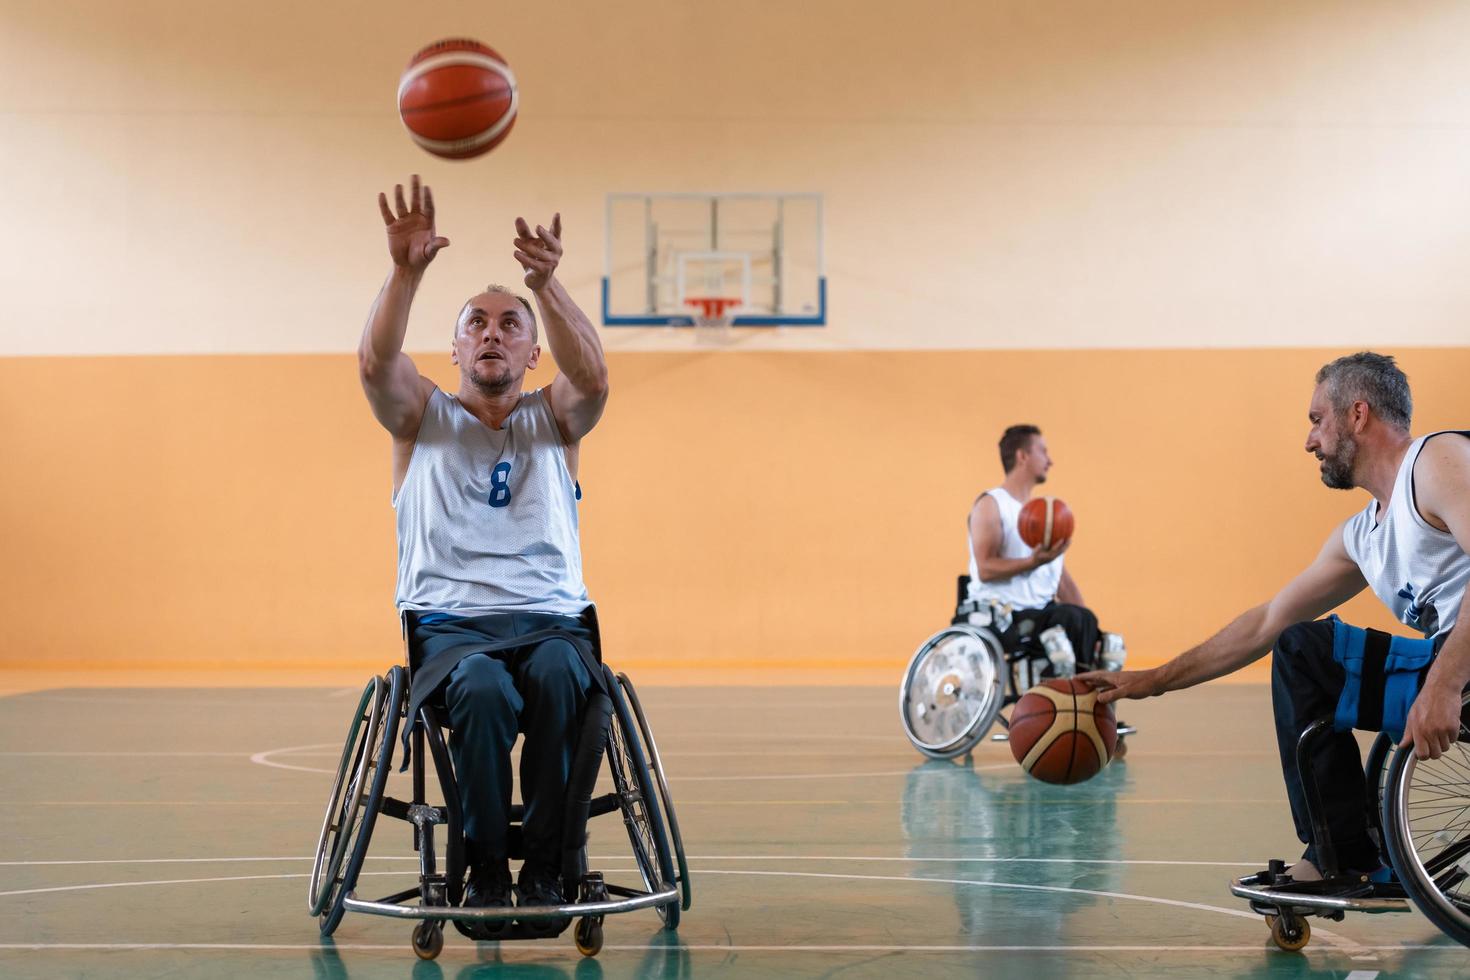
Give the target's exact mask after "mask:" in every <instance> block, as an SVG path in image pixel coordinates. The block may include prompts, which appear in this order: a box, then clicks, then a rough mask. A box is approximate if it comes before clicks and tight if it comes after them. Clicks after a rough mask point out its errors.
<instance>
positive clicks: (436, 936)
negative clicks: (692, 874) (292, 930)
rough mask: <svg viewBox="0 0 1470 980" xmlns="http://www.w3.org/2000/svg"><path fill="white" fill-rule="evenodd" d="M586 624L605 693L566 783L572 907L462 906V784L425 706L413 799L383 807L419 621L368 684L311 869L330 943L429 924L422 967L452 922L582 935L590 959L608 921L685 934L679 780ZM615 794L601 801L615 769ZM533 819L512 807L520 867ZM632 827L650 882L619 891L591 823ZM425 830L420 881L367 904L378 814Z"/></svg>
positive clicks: (594, 701)
mask: <svg viewBox="0 0 1470 980" xmlns="http://www.w3.org/2000/svg"><path fill="white" fill-rule="evenodd" d="M581 619H582V624H583V626H585V627H586V628H587V630H588V632H589V633H590V634H591V637H592V646H593V651H594V652H595V654H596V660H597V664H598V665H599V666H600V667H601V669H602V679H603V684H604V687H605V689H606V692H605V693H604V692H602V691H594V692H593V693H592V694H591V695H590V697H589V699H588V704H587V707H586V710H585V712H584V714H583V716H582V721H581V725H580V731H579V732H578V735H577V742H576V747H575V751H574V755H573V759H572V767H571V774H570V777H569V779H568V785H567V806H566V817H565V824H564V829H563V835H562V840H563V851H562V869H561V873H562V881H563V883H564V887H565V888H566V889H567V891H568V893H569V895H570V894H571V893H572V889H575V895H574V897H573V898H572V899H571V900H569V901H567V902H566V903H564V904H562V905H546V906H523V907H511V908H499V907H492V908H461V907H460V902H461V900H462V899H463V897H464V891H465V875H466V872H467V870H468V868H467V867H466V863H467V862H466V854H465V837H464V833H463V830H462V827H463V820H462V814H461V812H460V804H459V793H458V790H457V788H456V786H457V783H456V776H455V773H454V767H453V764H452V762H451V759H450V755H449V749H448V746H447V742H446V740H445V730H446V727H447V725H448V721H447V717H446V715H445V713H444V712H443V711H442V710H441V709H439V708H437V707H435V706H434V705H431V704H424V705H423V706H422V707H421V708H420V711H419V718H418V719H417V721H418V722H419V724H417V725H416V726H415V727H414V729H413V733H412V735H411V736H410V737H411V739H412V745H413V747H412V752H411V755H412V763H411V767H412V780H413V790H412V799H410V800H399V799H395V798H393V797H390V796H387V795H385V790H386V787H387V782H388V774H389V772H390V771H391V769H392V768H393V765H392V764H393V752H394V748H395V746H396V745H397V744H398V739H399V730H400V726H401V725H403V724H405V723H411V721H410V720H409V719H408V718H406V714H407V709H408V701H409V678H410V675H411V672H412V670H413V669H414V668H415V666H416V665H417V652H416V651H415V649H414V645H413V643H412V637H413V630H414V625H415V618H414V614H413V613H412V612H407V613H405V614H404V616H403V636H404V645H405V649H406V651H407V656H406V659H407V665H406V666H404V665H396V666H394V667H393V668H392V669H390V670H389V671H388V673H387V675H386V676H382V677H374V678H372V679H371V680H369V681H368V683H367V686H366V687H365V688H364V689H363V692H362V696H361V697H360V698H359V699H358V702H357V706H356V707H355V708H354V709H353V711H352V717H351V720H350V722H349V724H348V730H347V741H346V744H345V745H344V746H343V748H342V755H341V758H340V760H339V761H338V764H337V769H336V775H335V777H334V779H333V781H332V788H331V792H330V794H329V795H328V797H327V810H326V816H325V818H324V819H323V821H322V829H321V834H320V836H319V838H318V840H317V847H316V857H315V859H314V861H313V864H312V869H311V882H310V891H309V895H308V901H307V905H308V909H309V911H310V913H311V914H312V915H313V916H316V917H318V924H319V927H320V929H321V934H322V935H323V936H330V935H332V933H333V932H334V931H335V930H336V928H337V925H338V924H339V923H340V922H341V921H342V917H343V916H344V915H345V914H346V913H347V912H363V913H367V914H370V915H380V916H387V917H390V918H397V919H414V920H418V924H417V925H416V926H415V928H414V930H413V935H412V947H413V951H414V953H415V954H417V955H418V957H419V958H420V959H424V960H432V959H434V958H435V957H436V956H438V955H439V952H440V951H441V950H442V949H443V947H444V923H445V922H446V921H448V922H452V923H454V926H455V928H456V929H458V930H459V931H460V932H461V933H463V934H465V935H466V936H469V937H470V938H474V936H473V934H472V933H471V932H469V931H467V929H466V923H469V922H472V921H475V920H478V921H486V920H502V921H503V920H507V919H515V920H521V921H525V920H528V919H530V920H540V921H546V920H560V928H557V929H556V930H555V932H554V933H552V935H558V934H560V932H562V931H564V930H565V929H566V928H567V926H568V925H570V923H571V921H572V919H573V918H576V920H577V924H576V928H575V930H574V939H575V941H576V945H577V949H578V950H579V951H580V952H581V953H582V954H583V955H584V956H589V957H590V956H596V955H597V953H598V952H599V951H600V950H601V949H602V943H603V918H604V916H607V915H613V914H618V913H622V912H632V911H634V910H636V909H643V908H653V909H655V910H656V911H657V912H658V915H659V917H660V918H661V919H662V920H663V924H664V928H665V929H667V930H671V931H672V930H674V929H676V928H677V927H678V924H679V914H680V912H681V911H688V909H689V906H690V899H691V895H690V883H689V868H688V864H687V862H686V860H685V856H684V844H683V840H682V838H681V836H680V833H679V823H678V820H677V818H676V817H675V815H674V805H673V800H672V799H671V797H670V796H669V785H668V779H667V778H666V777H665V775H664V768H663V763H662V761H661V760H660V758H659V754H658V747H657V745H656V744H655V743H654V740H653V732H652V730H651V729H650V728H649V725H648V718H647V716H646V715H645V714H644V712H643V707H642V705H641V704H640V703H639V701H638V695H637V692H636V691H635V690H634V688H633V684H632V682H631V681H630V680H628V677H627V675H626V674H616V675H615V674H614V673H613V672H612V670H611V669H609V668H608V667H607V666H606V665H605V664H603V662H602V643H601V638H600V635H599V632H598V628H597V613H596V609H595V608H594V607H592V606H589V607H588V608H587V610H586V611H585V612H584V613H583V614H582V617H581ZM426 745H427V748H428V754H427V759H432V761H433V767H434V772H435V775H436V776H437V780H438V784H439V791H440V792H439V795H440V798H442V800H443V802H442V803H431V802H429V801H428V797H427V793H426V785H425V784H426V782H427V759H426V755H425V747H426ZM604 758H606V760H607V767H608V771H609V775H610V777H611V781H612V791H611V792H608V793H603V794H600V795H598V794H596V793H595V789H596V783H597V777H598V773H599V771H600V770H601V768H602V762H603V759H604ZM523 812H524V809H523V807H522V806H520V805H515V806H512V807H511V828H510V837H509V850H510V857H511V858H512V859H521V858H523V857H524V854H523V851H522V841H521V826H520V821H521V818H522V815H523ZM609 813H619V814H621V815H622V819H623V824H624V825H625V827H626V829H627V833H628V840H629V842H630V843H631V845H632V850H633V858H634V863H635V864H636V866H637V869H638V876H639V878H640V879H641V882H639V883H633V884H616V883H614V882H611V881H608V880H606V878H605V877H604V875H603V874H602V873H601V872H598V871H592V870H589V869H588V867H587V823H588V820H589V819H590V818H591V817H596V816H602V815H604V814H609ZM380 814H381V815H383V816H387V817H392V818H394V819H397V820H402V821H405V822H407V823H408V824H410V825H411V826H412V828H413V841H412V842H413V849H414V850H415V851H416V852H417V853H418V863H419V870H418V883H417V884H416V885H415V886H414V887H412V888H407V889H404V890H402V891H398V892H395V893H393V894H391V895H388V896H387V897H385V898H380V899H378V900H376V901H371V900H367V899H364V898H360V897H359V896H358V894H357V891H356V889H357V885H358V877H359V875H360V874H361V872H362V866H363V862H364V860H365V858H366V857H367V851H368V845H369V842H370V841H371V839H372V835H373V830H374V827H375V825H376V823H377V818H378V816H379V815H380ZM436 827H442V828H443V831H442V839H441V840H442V847H443V850H442V864H441V860H440V859H441V852H440V851H438V850H436V847H435V835H436V832H435V828H436ZM500 938H501V939H502V940H516V939H533V938H534V939H542V938H550V937H549V936H548V935H547V932H546V931H542V930H525V929H523V928H522V926H521V923H520V922H515V923H514V924H513V925H512V926H511V928H510V929H508V930H506V935H503V936H501V937H500Z"/></svg>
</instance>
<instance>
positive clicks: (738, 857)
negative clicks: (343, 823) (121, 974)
mask: <svg viewBox="0 0 1470 980" xmlns="http://www.w3.org/2000/svg"><path fill="white" fill-rule="evenodd" d="M587 859H588V860H589V861H621V860H626V859H627V855H626V854H621V855H607V854H590V855H588V857H587ZM688 859H689V860H690V861H885V862H892V863H899V864H1102V865H1162V866H1168V867H1201V868H1253V867H1255V866H1256V865H1257V864H1259V863H1260V862H1258V861H1166V860H1162V859H1157V860H1154V859H1147V858H1138V859H1122V858H1118V859H1112V858H1034V857H953V858H947V857H892V856H887V855H857V854H692V855H689V858H688ZM312 860H315V859H314V858H313V857H311V856H310V855H307V856H298V857H207V858H96V859H91V860H73V861H0V867H54V866H62V865H73V864H225V863H242V862H271V861H301V862H307V861H312ZM367 860H369V861H412V862H414V863H415V864H417V863H418V858H417V857H415V856H413V855H401V856H400V855H393V854H370V855H368V856H367Z"/></svg>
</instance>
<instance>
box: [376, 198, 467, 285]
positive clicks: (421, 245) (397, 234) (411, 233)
mask: <svg viewBox="0 0 1470 980" xmlns="http://www.w3.org/2000/svg"><path fill="white" fill-rule="evenodd" d="M408 186H409V200H408V201H405V200H404V199H403V185H402V184H395V185H393V203H394V205H395V206H396V212H395V209H394V208H390V207H389V206H388V195H386V194H379V195H378V211H379V213H381V214H382V216H383V224H385V225H387V226H388V255H389V256H390V257H391V258H392V259H393V264H394V265H396V266H398V267H399V268H401V269H407V270H409V271H411V272H423V271H424V269H426V268H428V265H429V263H430V262H432V261H434V256H435V255H437V254H439V250H440V249H441V248H444V247H446V246H448V244H449V239H447V238H441V237H439V236H438V235H436V234H435V233H434V195H433V193H432V192H431V191H430V190H429V188H428V186H427V185H424V186H423V187H420V186H419V175H418V174H414V175H413V177H412V178H410V179H409V185H408Z"/></svg>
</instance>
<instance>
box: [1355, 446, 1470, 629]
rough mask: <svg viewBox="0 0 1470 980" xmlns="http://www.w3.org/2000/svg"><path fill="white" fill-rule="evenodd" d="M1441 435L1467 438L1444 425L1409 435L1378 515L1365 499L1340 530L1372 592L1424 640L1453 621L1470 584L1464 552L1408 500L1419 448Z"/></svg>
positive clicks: (1469, 563) (1468, 561) (1373, 504)
mask: <svg viewBox="0 0 1470 980" xmlns="http://www.w3.org/2000/svg"><path fill="white" fill-rule="evenodd" d="M1447 435H1450V436H1453V435H1459V436H1461V437H1463V436H1470V431H1462V430H1456V429H1447V430H1445V431H1443V432H1432V433H1430V434H1429V435H1427V436H1420V437H1419V438H1418V439H1415V440H1414V441H1413V442H1412V443H1411V444H1410V445H1409V451H1408V452H1407V453H1405V454H1404V461H1403V463H1402V464H1401V465H1400V466H1399V472H1398V477H1397V478H1396V479H1395V480H1394V484H1393V497H1392V498H1390V500H1389V502H1388V512H1387V513H1385V514H1384V515H1383V519H1382V520H1381V521H1380V520H1377V516H1378V513H1377V512H1378V501H1377V500H1370V501H1369V502H1368V506H1367V507H1366V508H1365V509H1364V510H1363V511H1362V512H1360V513H1358V514H1356V515H1354V516H1353V518H1352V519H1351V520H1349V521H1348V522H1347V523H1346V524H1344V525H1343V528H1342V543H1343V545H1344V546H1345V547H1346V548H1347V553H1348V557H1349V558H1351V559H1352V560H1353V561H1355V562H1357V564H1358V568H1360V569H1362V571H1363V578H1364V579H1366V580H1367V582H1368V587H1369V588H1370V589H1372V590H1373V593H1374V595H1376V596H1378V598H1380V599H1382V600H1383V604H1384V605H1386V606H1388V608H1389V609H1391V610H1393V614H1394V615H1395V616H1397V617H1398V620H1399V622H1401V623H1404V624H1405V625H1407V626H1411V627H1413V628H1414V629H1416V630H1418V631H1419V632H1421V633H1423V634H1424V635H1425V636H1426V637H1428V638H1430V639H1433V638H1434V637H1436V636H1439V635H1441V634H1444V633H1448V632H1449V631H1450V628H1451V627H1453V626H1454V625H1455V618H1456V616H1457V615H1458V613H1459V611H1460V603H1461V602H1462V601H1463V600H1464V598H1465V586H1466V584H1467V583H1470V555H1466V554H1465V552H1464V551H1462V550H1461V548H1460V545H1459V544H1458V543H1457V542H1456V541H1455V538H1454V536H1453V535H1452V534H1450V533H1449V532H1448V531H1441V530H1440V529H1439V528H1437V527H1435V526H1434V525H1432V524H1430V523H1429V522H1428V521H1426V520H1424V518H1423V517H1422V516H1420V514H1419V508H1418V506H1417V504H1416V503H1415V500H1414V462H1415V460H1417V459H1418V458H1419V451H1420V450H1421V449H1423V448H1424V443H1425V442H1427V441H1428V440H1430V439H1433V438H1435V437H1436V436H1438V437H1441V438H1443V437H1445V436H1447Z"/></svg>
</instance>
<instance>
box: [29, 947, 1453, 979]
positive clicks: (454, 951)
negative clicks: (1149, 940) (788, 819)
mask: <svg viewBox="0 0 1470 980" xmlns="http://www.w3.org/2000/svg"><path fill="white" fill-rule="evenodd" d="M602 948H603V951H604V952H606V951H609V950H611V951H615V952H620V953H644V952H658V951H663V952H667V953H1259V952H1262V951H1263V947H1262V946H1261V944H1260V943H1256V944H1254V945H1249V946H1091V945H1076V946H1062V945H1056V946H919V945H898V944H890V945H884V946H877V945H872V944H862V945H857V944H853V945H839V946H747V945H741V944H734V943H732V944H729V945H724V944H719V943H680V944H678V945H671V944H658V945H654V944H652V943H649V944H645V945H641V946H640V945H636V944H617V945H614V944H612V943H609V944H608V945H606V946H604V947H602ZM4 949H14V950H28V951H34V952H47V951H52V952H54V951H60V950H73V951H84V950H98V951H102V950H119V951H121V950H156V949H160V950H161V949H180V950H184V949H193V950H224V951H233V952H247V951H258V952H280V951H285V950H315V951H316V952H319V953H325V954H328V955H330V954H332V953H336V952H346V951H351V952H369V951H373V952H377V951H384V952H391V951H398V952H401V951H402V950H403V944H402V943H338V942H334V943H331V945H327V944H326V943H322V942H316V943H0V950H4ZM1363 949H1367V950H1374V951H1380V952H1399V951H1403V950H1440V951H1442V952H1448V953H1453V952H1456V949H1455V948H1454V947H1447V946H1443V945H1439V946H1433V945H1429V944H1427V943H1405V944H1403V945H1401V946H1364V947H1363ZM526 952H531V951H530V950H527V951H526ZM463 954H469V955H472V956H476V957H478V956H479V955H480V950H479V949H478V948H477V947H475V946H463V945H459V944H454V945H446V946H445V947H444V952H443V953H441V954H440V955H441V956H454V955H463ZM525 962H527V963H531V962H536V961H535V960H527V961H525ZM505 965H506V966H510V965H511V961H509V960H507V961H506V963H505ZM1376 976H1378V973H1377V971H1368V970H1355V971H1353V972H1352V973H1349V974H1348V975H1347V977H1346V978H1345V980H1354V978H1357V980H1372V978H1373V977H1376Z"/></svg>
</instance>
